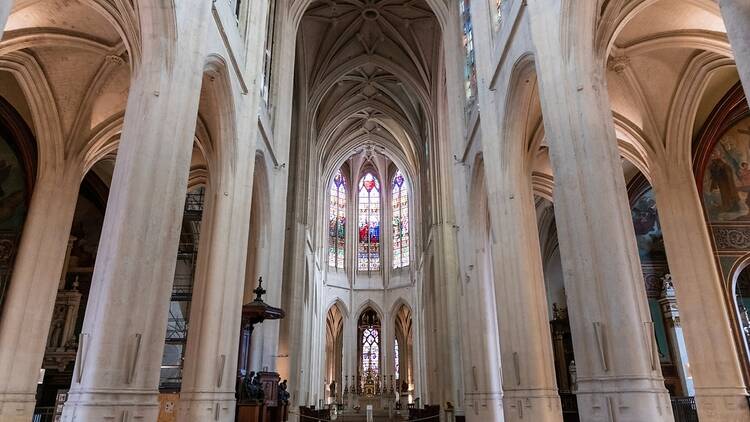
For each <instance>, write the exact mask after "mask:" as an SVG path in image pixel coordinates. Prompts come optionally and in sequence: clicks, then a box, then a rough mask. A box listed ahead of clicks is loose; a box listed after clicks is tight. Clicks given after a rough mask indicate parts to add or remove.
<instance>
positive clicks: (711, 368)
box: [653, 163, 750, 422]
mask: <svg viewBox="0 0 750 422" xmlns="http://www.w3.org/2000/svg"><path fill="white" fill-rule="evenodd" d="M653 176H654V177H653V187H654V194H655V198H656V204H657V206H658V209H659V221H660V223H661V227H662V233H663V235H664V244H665V247H666V252H667V260H668V261H669V268H670V271H671V273H672V275H673V276H674V287H675V292H676V296H677V304H678V306H679V310H680V322H681V325H682V331H683V332H684V334H685V340H686V343H687V352H688V355H689V356H690V372H691V373H692V375H693V381H694V383H695V395H696V404H697V406H698V414H699V416H700V419H701V421H702V422H711V421H717V422H718V421H722V422H724V421H726V422H731V421H746V420H750V409H748V404H747V399H746V397H745V396H746V394H747V390H746V388H745V384H744V381H743V378H742V370H741V366H740V361H739V353H738V350H737V347H736V344H735V342H734V340H733V337H732V328H731V322H730V319H729V309H728V308H727V302H726V292H725V291H724V288H723V286H722V282H721V279H720V277H719V270H718V268H717V267H716V261H715V260H714V255H713V248H712V246H711V240H710V237H709V233H708V230H707V229H706V222H705V220H704V216H703V210H702V207H701V203H700V198H699V196H698V190H697V188H696V182H695V177H694V176H693V172H692V171H691V169H690V166H689V164H684V165H678V164H676V163H670V164H669V165H668V166H665V168H664V169H660V168H655V169H654V175H653Z"/></svg>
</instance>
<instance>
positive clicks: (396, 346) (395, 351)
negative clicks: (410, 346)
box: [393, 340, 401, 379]
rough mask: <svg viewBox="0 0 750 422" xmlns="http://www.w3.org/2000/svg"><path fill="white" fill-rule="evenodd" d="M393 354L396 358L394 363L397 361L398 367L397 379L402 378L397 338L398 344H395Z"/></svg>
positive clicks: (396, 365)
mask: <svg viewBox="0 0 750 422" xmlns="http://www.w3.org/2000/svg"><path fill="white" fill-rule="evenodd" d="M393 356H394V360H395V362H394V363H395V367H396V371H395V372H396V373H395V376H396V379H401V377H400V376H399V369H400V368H399V366H400V365H399V361H398V360H399V359H398V340H396V344H395V345H394V346H393Z"/></svg>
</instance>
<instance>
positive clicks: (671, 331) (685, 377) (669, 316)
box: [659, 274, 695, 397]
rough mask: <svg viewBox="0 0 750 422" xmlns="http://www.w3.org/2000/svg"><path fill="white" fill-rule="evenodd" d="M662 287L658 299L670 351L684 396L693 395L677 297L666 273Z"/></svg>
mask: <svg viewBox="0 0 750 422" xmlns="http://www.w3.org/2000/svg"><path fill="white" fill-rule="evenodd" d="M663 282H664V285H663V287H662V296H661V298H660V299H659V305H660V306H661V311H662V315H663V316H664V321H665V322H666V328H667V336H668V337H669V345H670V349H671V350H670V353H671V354H672V356H673V357H674V359H675V366H676V367H677V372H678V373H679V374H680V381H682V388H683V390H685V395H686V396H691V397H692V396H695V385H694V384H693V376H692V374H691V372H690V361H689V359H688V354H687V347H686V346H685V336H684V335H683V334H682V326H681V325H680V310H679V308H678V307H677V298H676V295H675V291H674V285H673V284H672V276H671V275H669V274H667V275H666V276H665V277H664V281H663Z"/></svg>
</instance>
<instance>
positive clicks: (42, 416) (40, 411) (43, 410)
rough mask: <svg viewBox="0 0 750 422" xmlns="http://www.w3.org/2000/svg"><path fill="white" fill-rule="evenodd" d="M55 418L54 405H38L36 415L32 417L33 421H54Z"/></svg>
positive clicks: (35, 410)
mask: <svg viewBox="0 0 750 422" xmlns="http://www.w3.org/2000/svg"><path fill="white" fill-rule="evenodd" d="M54 418H55V408H54V407H37V408H36V409H34V416H32V417H31V422H52V421H53V420H54Z"/></svg>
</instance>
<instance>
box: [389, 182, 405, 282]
mask: <svg viewBox="0 0 750 422" xmlns="http://www.w3.org/2000/svg"><path fill="white" fill-rule="evenodd" d="M391 195H392V198H391V206H392V210H393V268H394V269H396V268H403V267H407V266H408V265H409V193H408V190H407V186H406V180H405V179H404V175H403V174H402V173H401V171H400V170H398V171H396V175H395V176H393V183H392V194H391Z"/></svg>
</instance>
